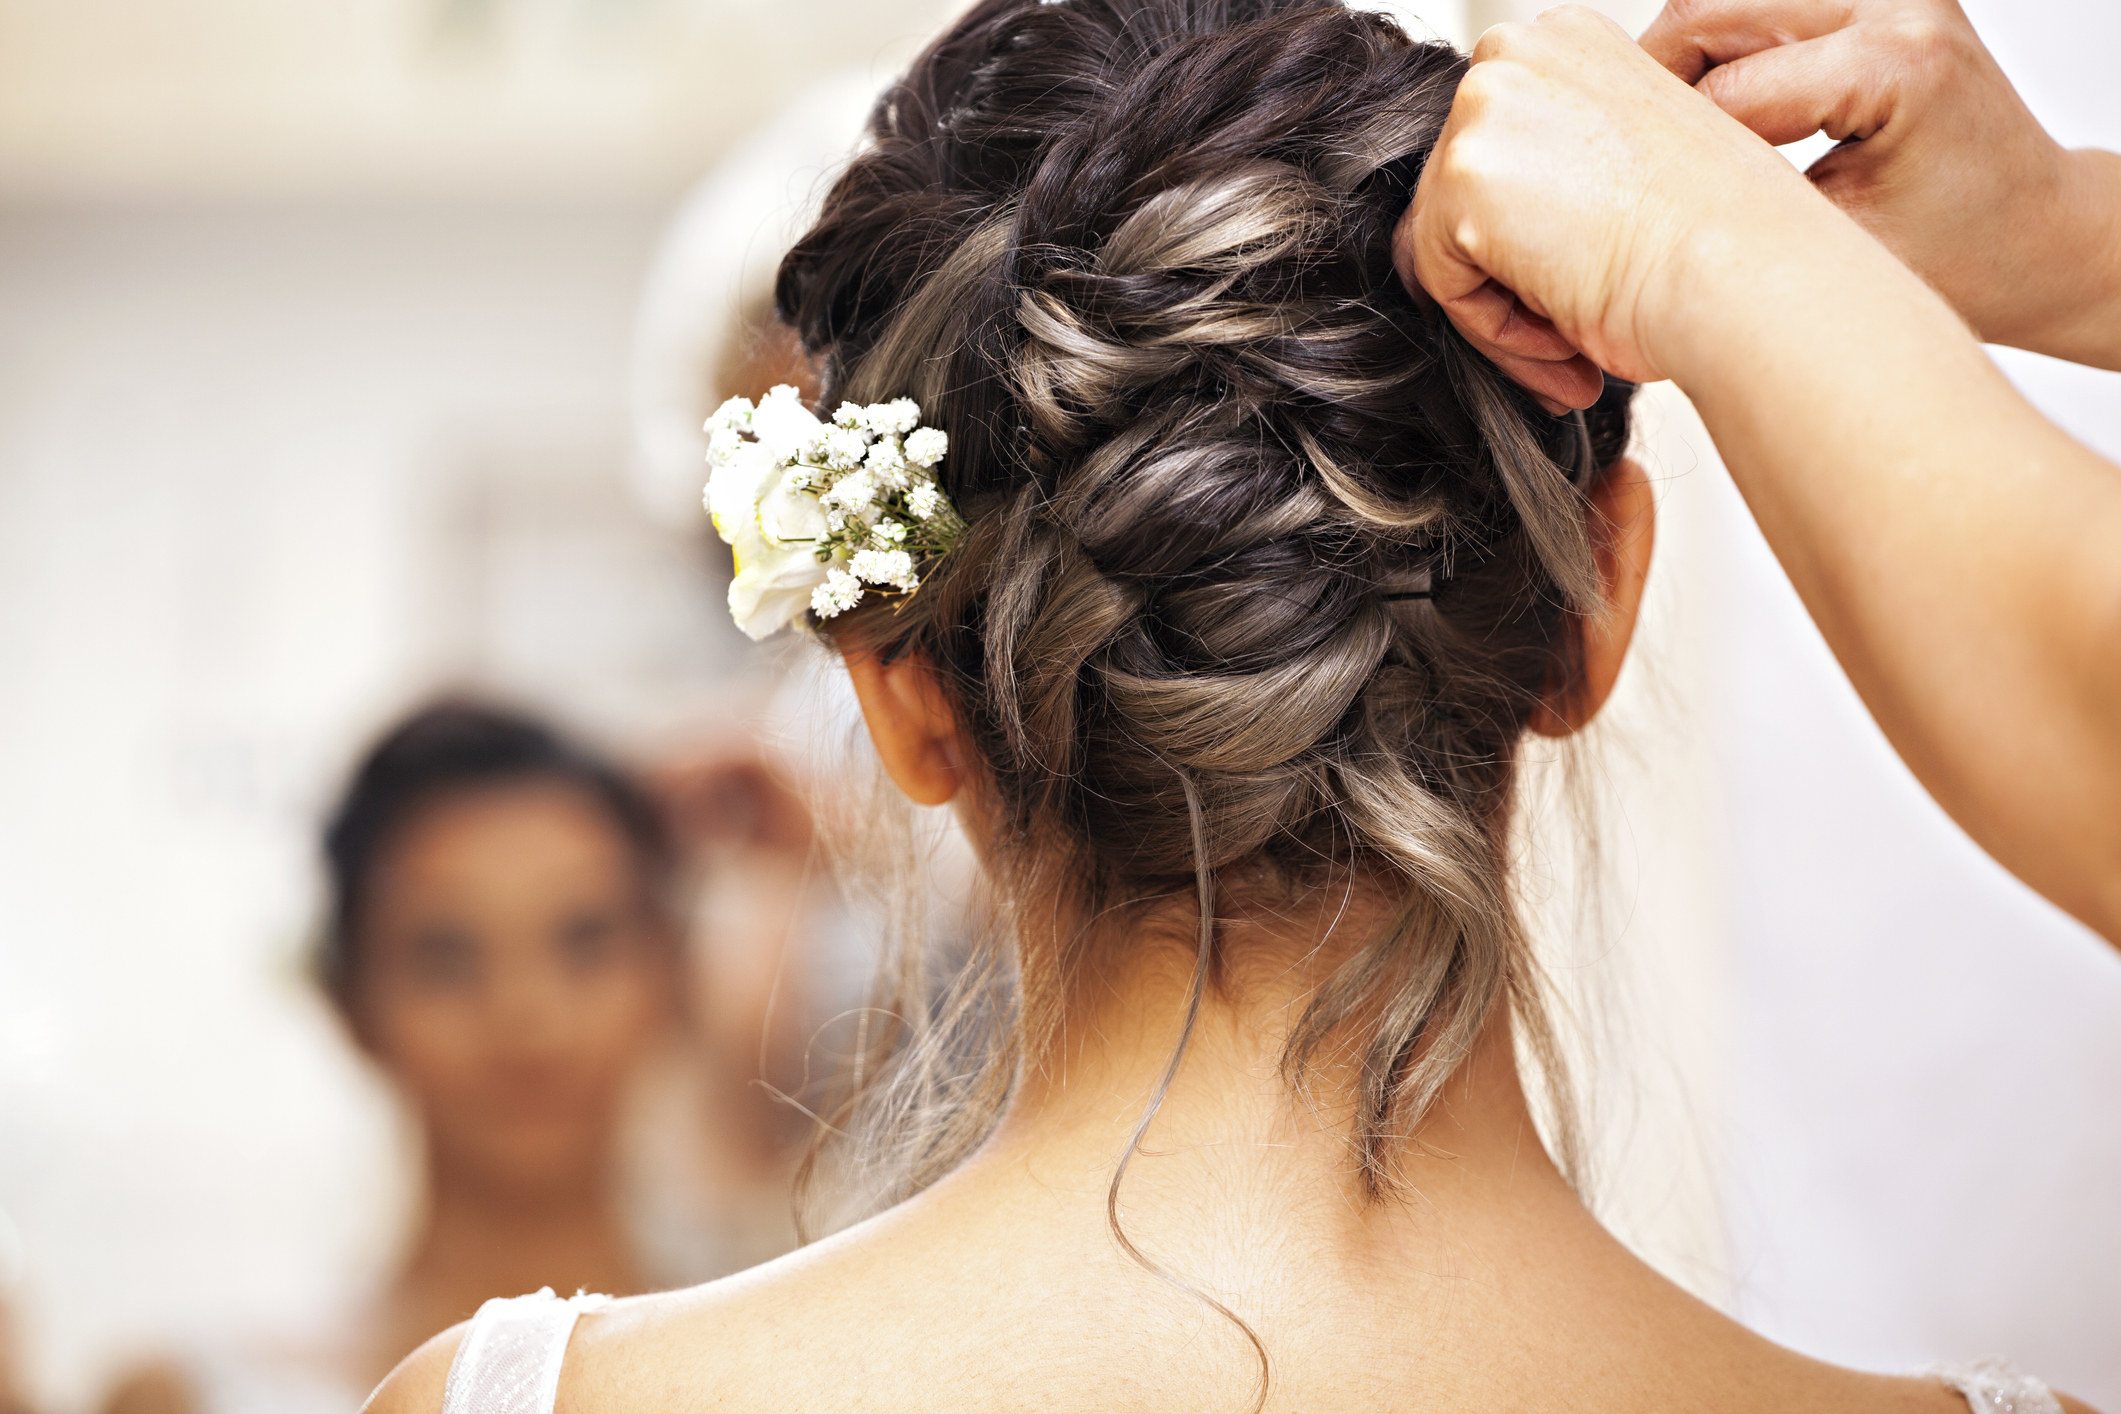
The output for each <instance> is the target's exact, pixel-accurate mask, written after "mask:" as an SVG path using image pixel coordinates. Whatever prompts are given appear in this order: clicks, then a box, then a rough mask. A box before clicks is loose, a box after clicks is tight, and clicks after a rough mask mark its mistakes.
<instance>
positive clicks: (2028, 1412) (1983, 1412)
mask: <svg viewBox="0 0 2121 1414" xmlns="http://www.w3.org/2000/svg"><path fill="white" fill-rule="evenodd" d="M1930 1373H1931V1374H1932V1375H1935V1376H1936V1377H1937V1378H1938V1379H1940V1380H1942V1381H1944V1382H1945V1383H1946V1384H1948V1385H1950V1386H1951V1387H1952V1388H1953V1389H1955V1390H1957V1391H1958V1392H1959V1393H1960V1394H1961V1395H1962V1396H1964V1397H1965V1399H1966V1403H1967V1407H1968V1408H1970V1409H1971V1410H1973V1414H2062V1405H2061V1404H2060V1403H2059V1402H2058V1401H2057V1400H2056V1399H2055V1396H2054V1394H2053V1392H2052V1391H2050V1390H2049V1389H2048V1387H2047V1386H2046V1385H2044V1384H2042V1383H2040V1381H2038V1380H2036V1379H2034V1378H2033V1377H2032V1376H2031V1375H2028V1374H2025V1373H2024V1372H2023V1371H2021V1370H2019V1369H2018V1367H2017V1366H2015V1365H2013V1364H2011V1362H2010V1361H2008V1360H1999V1359H1995V1358H1993V1357H1991V1358H1990V1359H1987V1360H1977V1361H1975V1362H1974V1363H1973V1364H1971V1365H1936V1366H1933V1367H1931V1369H1930Z"/></svg>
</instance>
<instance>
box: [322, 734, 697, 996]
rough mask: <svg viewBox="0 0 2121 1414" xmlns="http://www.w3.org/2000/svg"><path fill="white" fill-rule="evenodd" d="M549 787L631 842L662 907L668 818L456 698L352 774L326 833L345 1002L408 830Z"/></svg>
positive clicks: (330, 952)
mask: <svg viewBox="0 0 2121 1414" xmlns="http://www.w3.org/2000/svg"><path fill="white" fill-rule="evenodd" d="M535 782H550V783H554V784H559V785H566V786H572V787H575V788H576V789H578V790H580V791H582V792H583V793H584V794H585V795H587V796H588V797H589V798H590V799H591V800H593V801H595V802H596V804H597V805H598V807H599V808H601V809H602V810H603V811H604V812H605V813H606V814H608V815H609V816H610V818H611V821H612V823H613V824H615V825H617V826H618V827H619V829H620V831H621V833H623V834H624V836H625V837H626V840H627V842H628V844H630V845H631V846H632V848H633V851H634V854H635V856H636V858H637V859H638V861H639V865H640V868H641V873H642V877H643V880H644V882H646V883H647V884H648V886H649V892H650V894H651V895H652V896H653V897H656V898H658V899H660V897H661V895H662V893H663V892H664V889H663V885H664V882H665V880H666V877H667V875H668V873H669V871H670V868H671V845H670V840H669V836H668V833H667V831H666V829H665V826H664V822H663V818H662V815H661V813H660V812H659V811H658V810H657V808H656V805H655V803H654V802H653V801H652V800H651V799H650V798H649V796H648V794H647V793H646V792H645V791H644V790H642V789H641V787H640V786H639V785H637V784H636V783H635V782H634V781H633V780H632V779H631V778H630V777H629V776H628V775H627V774H626V773H625V772H624V771H622V770H620V769H619V768H618V767H617V766H615V765H613V764H612V763H610V762H609V761H606V760H604V759H602V758H601V757H599V756H597V755H595V754H593V753H591V752H590V751H588V750H587V749H585V748H583V747H582V746H580V745H578V744H576V743H575V742H572V741H570V740H568V739H567V738H565V737H563V736H561V735H560V734H559V733H557V732H555V731H554V730H553V729H552V728H550V727H548V726H546V725H545V724H543V723H541V722H538V721H536V720H534V719H533V718H531V717H528V716H524V715H522V714H520V713H516V712H512V711H509V710H507V709H505V708H499V707H492V706H486V705H482V704H479V703H475V702H468V701H460V700H449V701H442V702H438V703H435V704H433V705H432V706H428V707H425V708H422V709H421V710H419V711H417V712H415V713H413V714H412V715H411V716H409V717H407V718H406V719H405V720H403V721H401V722H400V723H398V725H396V726H395V727H393V728H391V729H390V730H389V731H388V732H387V733H385V734H384V736H383V737H382V739H381V740H379V741H378V742H376V744H375V745H374V746H372V747H370V748H369V751H368V753H367V755H366V756H364V757H363V758H362V759H361V762H360V764H359V765H358V766H357V767H356V768H355V770H354V773H353V777H352V779H351V780H350V781H349V782H348V784H347V787H346V792H345V794H344V795H343V796H342V797H341V798H340V800H339V804H338V807H337V809H335V810H334V811H333V812H332V815H331V819H330V821H329V823H328V824H327V825H326V827H325V831H324V857H325V863H326V866H327V868H328V870H329V873H330V876H331V905H330V914H329V916H328V920H327V924H326V928H325V933H324V938H323V946H322V949H321V952H320V955H319V957H318V972H319V974H320V976H321V978H322V980H323V982H324V984H325V987H326V989H327V990H328V991H329V992H330V993H331V994H332V996H333V997H335V998H337V999H338V1000H340V1001H341V1002H342V1003H343V1002H344V1001H345V1000H346V998H347V996H348V995H349V992H350V989H351V986H352V984H353V982H354V980H355V978H356V977H357V976H358V975H359V972H360V965H361V956H360V938H361V927H362V922H363V919H362V910H363V908H364V906H365V904H366V902H367V895H368V891H369V885H370V883H371V881H372V879H373V876H374V873H375V869H376V865H377V863H378V861H380V860H381V859H382V857H383V856H384V854H385V853H386V852H387V851H388V850H389V849H390V847H391V845H392V844H393V843H394V842H395V841H396V840H397V838H398V836H399V835H400V833H402V831H403V830H404V829H405V827H406V826H407V825H408V824H410V823H411V822H412V821H413V820H414V819H415V818H416V817H418V816H419V815H420V814H422V813H423V812H425V811H426V810H428V809H429V808H431V807H432V806H434V805H435V804H437V803H438V802H440V801H442V800H444V799H447V798H449V797H451V796H456V795H461V794H464V793H467V792H472V791H480V790H489V789H492V788H494V787H497V786H513V785H523V784H529V783H535Z"/></svg>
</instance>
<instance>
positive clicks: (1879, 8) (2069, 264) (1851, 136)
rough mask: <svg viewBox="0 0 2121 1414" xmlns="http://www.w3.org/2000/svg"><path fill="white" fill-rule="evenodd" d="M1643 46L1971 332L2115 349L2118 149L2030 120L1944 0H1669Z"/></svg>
mask: <svg viewBox="0 0 2121 1414" xmlns="http://www.w3.org/2000/svg"><path fill="white" fill-rule="evenodd" d="M1642 46H1643V48H1644V49H1646V50H1647V51H1648V52H1649V53H1650V54H1651V55H1652V56H1653V57H1655V58H1656V59H1657V60H1658V61H1659V62H1661V63H1663V64H1664V65H1666V66H1667V67H1668V68H1670V69H1671V70H1672V71H1673V72H1674V73H1675V74H1677V75H1678V76H1679V77H1680V78H1682V79H1685V80H1686V81H1687V82H1688V83H1691V84H1694V85H1695V86H1696V87H1697V88H1699V89H1700V91H1701V92H1702V93H1704V94H1706V95H1707V96H1708V97H1710V98H1711V99H1713V100H1715V102H1716V104H1717V106H1718V107H1720V108H1722V109H1723V110H1724V111H1725V112H1727V113H1729V114H1731V115H1732V116H1733V117H1735V118H1737V119H1738V120H1739V121H1740V122H1742V123H1744V124H1745V125H1746V126H1747V127H1749V128H1751V129H1752V130H1753V131H1754V132H1756V133H1758V134H1759V135H1760V136H1761V137H1762V138H1764V139H1766V140H1767V141H1768V142H1771V143H1787V142H1795V141H1797V140H1799V139H1800V138H1806V137H1810V136H1811V135H1812V134H1813V133H1815V132H1824V133H1826V134H1827V135H1828V136H1829V137H1833V138H1839V139H1844V140H1845V141H1844V142H1843V144H1842V145H1841V146H1840V147H1837V148H1835V149H1833V150H1832V151H1831V152H1828V153H1827V154H1826V155H1825V156H1823V157H1821V158H1820V159H1819V160H1818V161H1817V162H1815V163H1814V164H1813V165H1812V168H1811V171H1810V173H1809V174H1808V175H1809V176H1810V177H1811V179H1812V180H1813V182H1814V183H1816V184H1817V185H1818V187H1819V189H1820V190H1821V191H1822V192H1824V193H1825V194H1826V195H1827V196H1828V197H1829V198H1830V199H1832V200H1833V201H1834V202H1835V204H1837V205H1838V206H1840V207H1841V208H1842V209H1843V210H1845V211H1847V212H1848V213H1849V214H1850V215H1851V216H1854V217H1855V218H1856V219H1857V220H1858V221H1859V222H1861V223H1862V224H1863V225H1864V226H1865V227H1866V228H1868V229H1869V230H1870V232H1871V234H1873V235H1875V236H1877V237H1878V238H1879V239H1880V240H1882V241H1883V242H1885V244H1886V245H1887V246H1888V247H1889V248H1891V250H1892V251H1893V253H1894V254H1896V255H1898V256H1899V257H1900V258H1901V260H1902V261H1904V262H1905V263H1906V264H1907V265H1908V266H1910V267H1911V268H1912V269H1913V270H1914V271H1915V273H1916V274H1918V275H1920V276H1922V278H1923V279H1924V280H1926V281H1928V282H1929V284H1930V286H1931V287H1932V288H1934V289H1935V290H1936V291H1937V292H1938V293H1939V294H1941V295H1943V296H1944V297H1945V298H1946V299H1947V300H1949V301H1950V302H1951V303H1952V305H1953V306H1954V307H1956V308H1957V309H1958V311H1959V313H1960V315H1961V317H1963V318H1964V319H1966V321H1967V322H1968V323H1970V324H1972V325H1973V326H1974V329H1975V331H1976V332H1977V333H1979V334H1980V335H1981V337H1982V338H1984V339H1987V340H1989V341H1991V342H1994V343H2008V344H2017V345H2020V346H2022V347H2025V348H2032V349H2039V350H2041V351H2042V352H2046V353H2054V354H2057V355H2059V356H2062V357H2065V358H2074V359H2077V360H2079V361H2080V362H2092V363H2103V364H2105V365H2106V366H2108V367H2121V158H2116V157H2115V156H2114V155H2113V154H2111V153H2104V152H2089V151H2086V152H2072V151H2069V150H2067V149H2065V148H2064V147H2062V145H2061V144H2059V143H2057V142H2056V141H2055V140H2054V139H2053V138H2051V137H2049V136H2048V135H2047V132H2046V131H2045V130H2044V129H2042V128H2041V126H2040V124H2039V122H2038V121H2037V120H2036V119H2035V118H2034V117H2033V115H2032V113H2031V112H2030V111H2029V110H2028V109H2027V108H2026V106H2025V104H2024V103H2023V102H2022V101H2021V100H2020V99H2019V97H2018V94H2017V91H2016V90H2015V89H2013V88H2012V87H2011V83H2010V80H2009V79H2007V78H2005V77H2004V76H2003V70H2002V69H2001V68H2000V67H1998V66H1997V64H1996V61H1995V59H1994V58H1993V57H1992V56H1991V55H1990V54H1989V52H1988V50H1987V48H1986V47H1985V46H1983V44H1982V43H1981V40H1980V38H1979V37H1978V36H1977V35H1976V34H1975V33H1974V28H1973V26H1972V25H1971V24H1969V23H1968V22H1967V19H1966V16H1965V15H1964V14H1963V13H1961V11H1960V9H1959V6H1958V5H1957V4H1956V3H1955V0H1670V3H1668V4H1667V5H1666V6H1665V8H1664V11H1663V13H1662V14H1660V15H1658V17H1657V19H1656V20H1655V21H1654V22H1653V23H1652V24H1651V25H1650V27H1649V28H1648V29H1647V30H1645V31H1644V32H1643V36H1642Z"/></svg>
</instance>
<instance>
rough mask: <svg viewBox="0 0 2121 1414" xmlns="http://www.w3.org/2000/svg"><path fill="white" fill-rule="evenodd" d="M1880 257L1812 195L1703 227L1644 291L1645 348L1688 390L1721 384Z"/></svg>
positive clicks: (1731, 213) (1803, 192) (1639, 334)
mask: <svg viewBox="0 0 2121 1414" xmlns="http://www.w3.org/2000/svg"><path fill="white" fill-rule="evenodd" d="M1873 254H1876V255H1878V256H1881V257H1883V258H1884V259H1885V260H1886V261H1888V262H1891V263H1893V264H1894V265H1895V268H1897V262H1892V261H1891V257H1890V256H1888V255H1885V254H1884V252H1883V251H1882V249H1879V248H1877V247H1876V245H1875V243H1874V242H1873V241H1871V240H1870V238H1869V237H1867V236H1866V235H1864V233H1863V232H1862V230H1861V229H1860V228H1858V227H1857V226H1856V225H1855V223H1854V222H1852V221H1850V220H1848V219H1847V218H1846V217H1844V216H1843V215H1842V214H1841V213H1840V212H1839V211H1837V210H1836V209H1834V207H1833V206H1832V205H1830V204H1829V203H1828V202H1827V201H1826V200H1825V199H1824V198H1822V197H1819V196H1818V195H1817V194H1816V193H1814V192H1813V191H1812V190H1811V188H1810V187H1809V186H1799V187H1798V188H1797V189H1796V190H1795V191H1794V192H1790V193H1788V194H1787V195H1786V197H1785V199H1783V200H1781V201H1780V202H1777V203H1765V202H1763V203H1756V204H1752V205H1749V206H1746V207H1744V208H1739V207H1737V206H1736V205H1735V204H1733V205H1727V206H1724V207H1722V208H1718V209H1717V214H1716V215H1714V216H1712V217H1707V218H1705V219H1702V220H1700V221H1698V222H1697V223H1696V224H1695V225H1694V226H1693V227H1692V228H1691V229H1690V230H1689V231H1688V232H1687V233H1686V235H1685V237H1684V238H1683V239H1682V240H1680V241H1679V242H1678V243H1677V244H1676V245H1675V246H1674V248H1673V250H1672V252H1671V254H1670V256H1669V258H1668V259H1667V260H1666V261H1665V262H1664V263H1663V264H1662V265H1661V266H1660V267H1659V268H1658V269H1657V271H1656V272H1655V273H1654V277H1653V278H1652V279H1651V280H1649V281H1647V282H1646V283H1645V286H1644V289H1643V291H1642V293H1641V295H1640V297H1639V298H1638V300H1637V302H1636V308H1637V322H1636V326H1635V336H1636V346H1637V347H1638V348H1640V349H1642V350H1643V352H1644V354H1645V356H1646V357H1647V359H1648V361H1649V362H1650V364H1651V366H1653V367H1655V368H1656V369H1657V370H1658V371H1659V372H1661V373H1662V374H1663V375H1664V376H1665V377H1667V378H1670V379H1671V380H1672V381H1674V382H1675V383H1677V384H1679V385H1680V387H1681V388H1682V389H1684V390H1687V391H1688V392H1690V393H1691V392H1692V390H1693V389H1694V387H1695V386H1697V385H1700V384H1704V383H1714V382H1716V381H1718V380H1719V379H1720V378H1721V377H1722V376H1723V375H1724V372H1725V365H1727V364H1732V363H1733V360H1735V361H1736V362H1735V364H1734V365H1733V367H1734V369H1736V368H1742V366H1743V365H1744V364H1745V363H1747V362H1748V361H1750V360H1752V359H1754V358H1757V357H1759V356H1761V355H1764V354H1766V353H1767V352H1768V348H1769V346H1770V345H1773V344H1777V343H1779V342H1781V341H1782V340H1784V339H1786V338H1787V337H1788V335H1789V334H1790V333H1791V332H1792V331H1794V330H1801V329H1802V328H1804V327H1805V321H1804V320H1803V319H1802V318H1798V319H1795V320H1792V319H1791V318H1789V316H1790V315H1791V314H1793V313H1795V312H1797V311H1798V310H1801V309H1802V308H1803V307H1804V306H1805V305H1806V304H1807V303H1808V302H1810V301H1812V300H1814V299H1817V298H1820V297H1823V296H1824V297H1828V298H1830V296H1829V295H1828V290H1829V287H1830V286H1831V285H1832V283H1833V281H1834V277H1835V276H1837V275H1838V274H1840V273H1841V272H1843V271H1845V270H1846V269H1847V268H1848V267H1849V266H1850V265H1851V264H1856V265H1861V264H1863V263H1864V262H1865V261H1866V260H1867V258H1868V257H1870V256H1871V255H1873Z"/></svg>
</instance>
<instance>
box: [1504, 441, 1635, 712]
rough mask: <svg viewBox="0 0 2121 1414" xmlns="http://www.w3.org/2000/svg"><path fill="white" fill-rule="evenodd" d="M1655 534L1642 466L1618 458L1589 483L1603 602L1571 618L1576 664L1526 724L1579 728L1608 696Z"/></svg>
mask: <svg viewBox="0 0 2121 1414" xmlns="http://www.w3.org/2000/svg"><path fill="white" fill-rule="evenodd" d="M1656 540H1657V496H1656V493H1655V492H1654V491H1653V490H1651V488H1650V479H1649V477H1648V476H1646V475H1644V474H1643V470H1642V468H1641V467H1639V466H1637V465H1636V464H1635V463H1634V462H1633V461H1632V460H1630V459H1629V458H1627V457H1622V458H1621V459H1620V460H1619V461H1618V462H1616V463H1615V464H1614V465H1613V468H1612V470H1610V471H1608V472H1607V473H1606V474H1605V475H1604V476H1602V477H1600V478H1599V480H1598V483H1597V485H1595V486H1594V487H1592V489H1591V548H1592V551H1593V553H1594V554H1595V555H1596V556H1597V557H1598V578H1599V582H1600V583H1601V584H1602V585H1604V587H1605V607H1604V610H1603V612H1601V613H1599V614H1597V615H1595V616H1592V617H1589V618H1583V619H1579V620H1577V623H1576V629H1577V632H1578V633H1580V634H1581V635H1582V641H1581V647H1582V657H1581V666H1582V671H1581V673H1579V674H1578V676H1577V677H1576V679H1575V680H1574V681H1572V682H1568V683H1558V684H1556V685H1555V686H1554V687H1553V689H1551V690H1550V693H1549V696H1548V699H1547V700H1546V701H1545V702H1543V703H1541V704H1540V706H1539V709H1538V711H1537V712H1535V713H1534V714H1533V716H1532V722H1531V727H1532V730H1533V731H1535V732H1538V733H1539V734H1540V735H1541V736H1552V737H1563V736H1570V735H1573V734H1574V733H1576V732H1579V731H1582V730H1583V729H1584V728H1585V727H1587V726H1589V725H1590V724H1591V721H1592V719H1593V718H1595V717H1596V716H1597V715H1598V712H1599V709H1601V708H1602V707H1604V706H1605V703H1606V699H1607V698H1608V697H1610V696H1612V694H1613V687H1614V685H1615V684H1616V683H1618V682H1619V681H1620V668H1621V665H1622V664H1623V663H1624V662H1626V661H1627V656H1628V644H1629V643H1630V642H1631V641H1633V639H1634V637H1635V621H1636V618H1637V617H1638V616H1639V615H1640V613H1641V611H1642V591H1643V587H1644V585H1645V584H1646V583H1647V582H1648V580H1649V575H1650V552H1651V549H1652V548H1653V547H1654V546H1655V544H1656Z"/></svg>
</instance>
